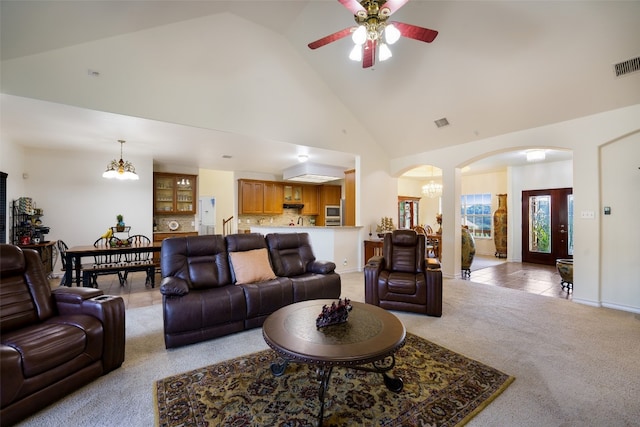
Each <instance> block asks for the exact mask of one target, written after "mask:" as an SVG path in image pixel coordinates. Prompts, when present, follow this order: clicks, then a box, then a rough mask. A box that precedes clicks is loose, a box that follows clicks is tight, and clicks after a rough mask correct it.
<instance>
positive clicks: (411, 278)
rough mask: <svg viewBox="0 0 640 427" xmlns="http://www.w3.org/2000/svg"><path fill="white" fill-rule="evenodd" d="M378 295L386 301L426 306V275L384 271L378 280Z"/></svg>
mask: <svg viewBox="0 0 640 427" xmlns="http://www.w3.org/2000/svg"><path fill="white" fill-rule="evenodd" d="M378 295H379V297H380V300H384V301H398V302H406V303H411V304H426V303H427V284H426V282H425V279H424V274H422V273H419V274H415V273H403V272H397V271H393V272H389V271H382V272H381V273H380V276H379V280H378Z"/></svg>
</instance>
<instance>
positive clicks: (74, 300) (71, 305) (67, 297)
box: [52, 288, 125, 374]
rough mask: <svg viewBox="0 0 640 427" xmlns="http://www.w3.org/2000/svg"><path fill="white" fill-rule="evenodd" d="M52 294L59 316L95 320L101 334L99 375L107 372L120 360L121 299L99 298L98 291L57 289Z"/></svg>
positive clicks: (122, 310) (122, 347)
mask: <svg viewBox="0 0 640 427" xmlns="http://www.w3.org/2000/svg"><path fill="white" fill-rule="evenodd" d="M52 294H53V295H54V298H55V301H56V304H57V308H58V313H59V314H60V315H63V316H64V315H71V314H84V315H88V316H92V317H95V318H96V319H98V320H99V321H100V323H102V328H103V331H104V354H103V357H102V366H103V373H105V374H106V373H107V372H110V371H112V370H114V369H116V368H118V367H119V366H120V365H122V362H123V361H124V348H125V314H124V300H123V299H122V297H119V296H114V295H103V292H102V291H101V290H100V289H91V288H57V289H55V290H54V291H53V292H52Z"/></svg>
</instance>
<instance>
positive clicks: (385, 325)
mask: <svg viewBox="0 0 640 427" xmlns="http://www.w3.org/2000/svg"><path fill="white" fill-rule="evenodd" d="M332 302H335V301H334V300H310V301H303V302H299V303H295V304H291V305H288V306H286V307H283V308H281V309H279V310H277V311H276V312H274V313H273V314H271V315H270V316H269V317H268V318H267V320H265V322H264V325H263V326H262V335H263V337H264V339H265V341H266V342H267V344H268V345H269V346H270V347H271V348H273V349H274V350H275V351H276V353H278V355H279V356H280V360H279V361H278V362H274V363H273V364H272V365H271V371H272V372H273V374H274V375H276V376H280V375H283V374H284V372H285V370H286V367H287V364H288V363H290V362H297V363H308V364H314V365H317V366H318V372H319V378H320V391H319V398H320V412H319V415H318V419H319V425H322V420H323V418H324V396H325V393H326V391H327V388H328V386H329V378H330V376H331V372H332V370H333V367H334V366H347V367H349V368H352V369H358V370H362V371H368V372H376V373H379V374H382V376H383V378H384V382H385V385H386V386H387V388H388V389H389V390H391V391H394V392H400V391H402V388H403V382H402V379H401V378H393V377H390V376H389V375H387V372H389V371H390V370H391V369H393V368H394V366H395V352H396V351H397V350H398V349H399V348H400V347H402V346H403V345H404V343H405V336H406V330H405V328H404V325H403V324H402V322H400V320H399V319H398V318H397V317H396V316H394V315H393V314H391V313H390V312H388V311H386V310H384V309H382V308H380V307H377V306H374V305H370V304H363V303H360V302H351V306H352V307H353V309H352V310H351V312H350V313H349V320H348V321H347V322H346V323H341V324H337V325H331V326H326V327H324V328H321V329H317V328H316V318H317V317H318V314H320V312H321V311H322V307H323V306H324V305H327V306H330V305H331V303H332ZM369 364H371V366H365V365H369Z"/></svg>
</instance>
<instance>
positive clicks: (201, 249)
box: [160, 233, 341, 348]
mask: <svg viewBox="0 0 640 427" xmlns="http://www.w3.org/2000/svg"><path fill="white" fill-rule="evenodd" d="M265 251H266V252H267V253H266V254H265V253H264V252H265ZM253 253H261V254H262V255H263V256H264V257H266V258H264V259H262V261H264V262H258V261H255V260H253V259H252V260H251V261H250V264H249V265H248V266H247V265H241V264H240V263H239V262H238V259H239V257H240V256H249V255H250V254H253ZM265 263H266V265H265ZM261 266H262V267H264V268H265V269H266V270H268V271H267V274H266V275H261V276H260V275H259V276H260V278H258V279H255V278H254V279H253V280H252V279H251V278H249V279H246V278H240V275H241V273H242V276H246V274H247V271H246V270H247V269H248V270H254V271H249V272H248V273H252V272H255V270H261V269H262V268H261ZM266 267H269V268H266ZM335 267H336V265H335V263H333V262H330V261H318V260H316V259H315V256H314V255H313V250H312V248H311V245H310V243H309V235H308V233H274V234H269V235H267V236H266V237H264V236H262V235H261V234H258V233H250V234H232V235H228V236H226V237H225V236H221V235H210V236H192V237H174V238H169V239H166V240H164V241H163V242H162V251H161V269H162V283H161V285H160V292H161V293H162V295H163V297H162V305H163V315H164V340H165V346H166V347H167V348H171V347H178V346H182V345H186V344H192V343H196V342H200V341H204V340H208V339H212V338H216V337H219V336H223V335H228V334H232V333H235V332H239V331H243V330H245V329H251V328H257V327H260V326H262V324H263V323H264V321H265V319H266V318H267V317H268V316H269V315H270V314H271V313H273V312H274V311H276V310H278V309H279V308H281V307H284V306H286V305H288V304H292V303H295V302H298V301H304V300H307V299H317V298H334V299H335V298H338V297H339V296H340V292H341V281H340V275H338V274H337V273H336V272H335ZM269 273H270V274H269ZM245 282H246V283H245Z"/></svg>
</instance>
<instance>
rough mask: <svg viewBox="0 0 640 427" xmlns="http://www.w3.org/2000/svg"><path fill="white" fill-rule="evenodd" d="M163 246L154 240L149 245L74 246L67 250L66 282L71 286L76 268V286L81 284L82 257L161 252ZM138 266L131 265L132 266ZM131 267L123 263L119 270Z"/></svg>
mask: <svg viewBox="0 0 640 427" xmlns="http://www.w3.org/2000/svg"><path fill="white" fill-rule="evenodd" d="M161 247H162V242H152V243H150V244H148V245H145V244H141V245H136V244H131V245H127V246H93V245H84V246H73V247H71V248H69V249H67V250H66V253H65V257H66V269H65V273H64V274H65V280H64V283H65V284H68V286H71V284H72V280H73V270H74V268H75V271H76V286H80V280H81V272H82V258H84V257H95V256H101V255H110V254H112V255H114V254H119V255H125V254H136V253H145V252H151V253H153V252H160V249H161ZM134 267H136V266H134V265H131V268H134ZM128 268H129V267H128V266H127V264H126V263H123V264H122V265H121V266H118V269H119V270H122V271H126V270H127V269H128Z"/></svg>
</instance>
